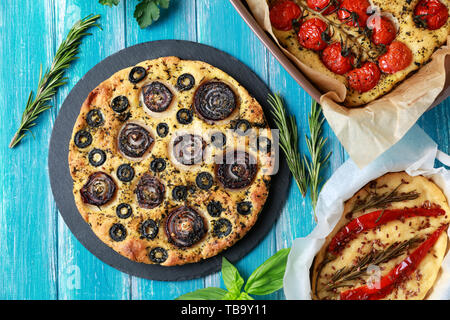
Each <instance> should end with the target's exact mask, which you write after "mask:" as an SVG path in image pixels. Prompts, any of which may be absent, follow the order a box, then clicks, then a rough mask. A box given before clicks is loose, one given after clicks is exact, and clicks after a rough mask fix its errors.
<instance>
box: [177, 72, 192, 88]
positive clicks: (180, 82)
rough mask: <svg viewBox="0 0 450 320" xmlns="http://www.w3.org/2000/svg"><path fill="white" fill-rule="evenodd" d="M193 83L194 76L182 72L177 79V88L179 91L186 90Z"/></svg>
mask: <svg viewBox="0 0 450 320" xmlns="http://www.w3.org/2000/svg"><path fill="white" fill-rule="evenodd" d="M194 85H195V78H194V77H193V76H192V74H189V73H184V74H182V75H181V76H179V77H178V79H177V85H176V87H177V89H178V90H179V91H187V90H191V89H192V88H193V87H194Z"/></svg>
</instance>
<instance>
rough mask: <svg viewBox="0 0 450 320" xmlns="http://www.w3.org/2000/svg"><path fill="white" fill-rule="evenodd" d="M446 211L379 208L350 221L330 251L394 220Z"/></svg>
mask: <svg viewBox="0 0 450 320" xmlns="http://www.w3.org/2000/svg"><path fill="white" fill-rule="evenodd" d="M444 214H445V211H444V210H443V209H439V208H433V209H431V208H430V209H425V208H407V209H393V210H378V211H373V212H370V213H367V214H365V215H362V216H360V217H358V218H356V219H353V220H352V221H350V222H349V223H348V224H347V225H345V226H344V227H342V229H341V230H339V232H338V233H337V234H336V235H335V236H334V237H333V239H331V242H330V245H329V246H328V251H329V252H330V253H331V254H333V255H337V254H338V253H339V252H340V251H341V250H342V249H343V248H344V247H345V245H346V244H347V243H348V242H349V241H350V240H353V239H354V238H356V236H357V235H358V234H359V233H361V232H363V231H366V230H370V229H374V228H376V227H378V226H381V225H383V224H386V223H388V222H390V221H393V220H401V219H406V218H412V217H419V216H421V217H436V216H441V215H444Z"/></svg>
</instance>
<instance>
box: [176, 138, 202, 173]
mask: <svg viewBox="0 0 450 320" xmlns="http://www.w3.org/2000/svg"><path fill="white" fill-rule="evenodd" d="M205 148H206V142H205V140H203V138H202V137H201V136H199V135H194V134H184V135H180V136H178V137H176V138H175V140H174V142H173V153H174V156H175V159H177V161H178V162H180V163H182V164H184V165H187V166H189V165H193V164H198V163H200V162H202V161H203V156H204V151H205Z"/></svg>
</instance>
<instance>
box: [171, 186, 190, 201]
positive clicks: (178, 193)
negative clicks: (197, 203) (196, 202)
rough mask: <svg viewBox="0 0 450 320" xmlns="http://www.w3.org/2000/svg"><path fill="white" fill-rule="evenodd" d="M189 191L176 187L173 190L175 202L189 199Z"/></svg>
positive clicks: (185, 188) (184, 187) (183, 187)
mask: <svg viewBox="0 0 450 320" xmlns="http://www.w3.org/2000/svg"><path fill="white" fill-rule="evenodd" d="M187 191H188V190H187V187H186V186H176V187H175V188H173V190H172V197H173V199H174V200H175V201H181V200H185V199H186V197H187Z"/></svg>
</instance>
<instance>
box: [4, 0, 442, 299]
mask: <svg viewBox="0 0 450 320" xmlns="http://www.w3.org/2000/svg"><path fill="white" fill-rule="evenodd" d="M136 3H137V0H122V1H121V2H120V5H119V6H118V7H116V8H112V9H111V8H108V7H104V6H102V5H100V4H98V1H97V0H1V1H0V39H1V43H0V97H1V101H2V105H1V107H0V119H1V125H0V150H1V151H0V195H1V203H0V272H1V273H0V299H173V298H175V297H177V296H179V295H181V294H184V293H186V292H189V291H193V290H195V289H199V288H203V287H206V286H222V287H223V283H221V279H220V274H219V273H216V274H213V275H210V276H207V277H205V278H201V279H196V280H191V281H183V282H158V281H149V280H144V279H140V278H136V277H131V276H129V275H127V274H125V273H121V272H119V271H117V270H115V269H113V268H111V267H109V266H108V265H106V264H104V263H103V262H101V261H100V260H98V259H97V258H96V257H95V256H93V255H92V254H91V253H89V252H88V251H87V250H86V249H85V248H84V247H83V246H82V245H81V244H80V243H79V242H78V241H77V240H76V239H75V237H74V236H73V235H72V234H71V232H70V230H69V229H68V228H67V227H66V225H65V224H64V221H63V220H62V218H61V216H60V214H59V212H58V210H57V208H56V205H55V202H54V200H53V196H52V193H51V190H50V184H49V178H48V167H47V155H48V145H49V139H50V134H51V130H52V126H53V123H54V121H55V118H56V116H57V114H58V109H59V108H60V106H61V104H62V102H63V101H64V99H65V97H66V96H67V94H68V92H69V91H70V90H71V89H72V87H73V86H74V85H75V84H76V82H77V81H78V80H79V79H80V78H81V77H83V75H84V74H85V73H86V72H87V71H88V70H89V69H90V68H92V67H93V66H94V65H95V64H97V63H98V62H99V61H101V60H102V59H104V58H106V57H107V56H109V55H111V54H113V53H115V52H116V51H118V50H120V49H123V48H125V47H128V46H132V45H134V44H137V43H141V42H145V41H152V40H160V39H183V40H191V41H197V42H200V43H204V44H208V45H211V46H214V47H216V48H218V49H221V50H223V51H225V52H227V53H229V54H231V55H233V56H235V57H236V58H238V59H240V60H241V61H243V62H244V63H245V64H246V65H247V66H249V67H250V68H251V69H252V70H254V72H256V74H257V75H258V76H259V77H260V78H261V79H262V80H263V81H265V82H266V83H267V84H268V86H269V87H270V89H271V90H272V91H273V92H278V91H279V92H280V93H281V94H282V95H283V96H284V97H285V99H286V102H287V105H288V108H289V110H290V111H291V112H292V113H293V114H295V115H296V117H297V121H298V124H299V127H300V131H301V132H300V135H301V140H303V138H302V137H303V135H304V133H306V132H307V115H308V111H309V108H310V104H311V98H310V97H309V96H308V94H307V93H306V92H305V91H304V90H302V89H301V88H300V87H299V86H298V85H297V84H296V83H295V82H294V80H293V79H292V78H291V77H290V76H289V75H288V73H287V72H286V71H285V70H284V69H283V68H282V67H281V66H280V64H279V63H278V62H277V61H276V60H275V59H274V58H273V57H272V56H271V55H270V53H269V52H268V51H267V50H266V49H265V48H264V46H263V45H262V44H261V43H260V42H259V40H258V39H257V38H256V36H255V35H254V34H253V33H252V32H251V31H250V29H249V28H248V27H247V25H246V24H245V23H244V21H243V20H241V18H240V17H239V15H238V14H237V13H236V12H235V11H234V9H233V7H232V5H231V4H230V3H229V2H228V1H226V0H172V1H171V3H172V4H171V10H170V11H165V12H163V14H162V17H161V19H160V20H159V21H158V22H157V23H156V24H155V25H152V26H151V27H149V28H147V29H145V30H141V29H140V28H139V26H138V25H137V23H136V22H135V20H134V18H133V11H134V7H135V5H136ZM90 13H94V14H101V15H102V18H101V21H100V22H101V25H102V28H103V31H100V30H94V29H93V30H92V32H93V36H90V37H88V38H85V40H84V41H83V44H82V47H81V56H80V59H79V60H78V61H77V62H76V63H75V64H74V65H73V67H72V68H71V69H70V70H69V71H68V73H67V75H68V76H69V78H70V80H69V83H68V84H67V85H65V86H64V87H63V88H62V89H61V90H59V93H58V95H57V96H56V97H55V99H54V100H53V104H54V106H55V107H54V108H52V109H51V110H50V111H49V112H46V113H45V114H44V115H43V117H42V118H41V119H39V121H38V125H37V126H36V128H35V129H34V135H35V138H34V139H33V138H32V137H31V136H29V137H27V138H26V139H24V140H23V142H22V143H21V144H20V145H19V146H18V147H17V148H15V149H13V150H11V149H9V148H8V144H9V141H10V139H11V137H12V136H13V134H14V132H15V130H16V128H17V125H18V123H19V120H20V117H21V114H22V111H23V108H24V105H25V103H26V99H27V97H28V93H29V91H30V90H31V89H34V88H35V87H36V85H37V81H38V76H39V65H40V64H41V63H42V64H43V66H44V67H46V66H48V65H49V64H50V62H51V60H52V58H53V56H54V54H55V52H56V49H57V46H58V45H59V43H60V42H61V41H62V39H63V37H64V36H65V34H66V33H67V31H68V30H69V28H70V27H71V26H72V24H73V23H74V22H75V21H76V20H78V19H80V18H82V17H84V16H86V15H88V14H90ZM449 106H450V99H447V100H446V101H445V102H444V103H442V104H441V105H439V106H437V107H436V108H435V109H433V110H431V111H429V112H427V113H426V114H425V115H423V116H422V117H421V119H420V120H419V125H420V126H421V127H422V128H423V129H425V131H426V132H427V133H428V134H429V135H430V136H431V137H432V138H433V139H434V140H435V141H436V142H437V143H438V144H439V147H440V149H441V150H442V151H444V152H447V153H448V152H449V151H450V150H449V122H450V121H449V120H450V108H449ZM324 131H325V135H326V136H327V137H328V143H327V149H328V150H331V151H332V152H333V154H332V156H331V160H330V164H329V166H328V167H327V168H326V170H325V172H324V176H325V178H328V177H329V176H330V175H331V174H332V172H333V171H334V170H335V169H336V168H338V167H339V166H340V165H341V164H342V163H343V162H344V161H345V160H346V159H347V154H346V152H345V151H344V150H343V148H342V147H341V146H340V144H339V141H338V140H337V139H336V137H335V135H334V133H333V132H332V131H331V130H330V128H329V127H328V126H327V125H325V130H324ZM301 147H302V148H303V150H305V148H306V146H305V144H304V142H303V141H302V146H301ZM313 227H314V221H313V217H312V215H311V204H310V201H309V200H308V199H303V198H302V197H301V195H300V193H299V191H298V190H297V187H296V185H295V183H294V184H291V186H290V191H289V198H288V201H287V203H286V205H285V207H284V209H283V211H282V212H281V215H280V218H279V220H278V222H277V223H276V224H275V225H274V226H273V228H272V230H271V231H270V233H269V234H268V235H267V236H266V237H265V239H264V240H263V241H262V242H261V243H260V244H259V245H258V246H257V247H256V248H255V249H254V250H253V251H252V252H251V253H250V254H248V255H247V256H246V257H245V258H243V259H242V260H241V261H239V263H238V264H237V267H238V268H239V270H240V272H241V273H242V275H243V276H244V277H248V276H249V275H250V273H251V272H252V271H253V270H254V269H255V268H256V267H257V266H258V265H260V264H261V263H262V262H263V261H264V260H266V259H267V258H268V257H270V256H271V255H272V254H274V253H275V252H276V251H277V250H278V249H281V248H285V247H289V246H290V245H291V243H292V241H293V239H295V238H296V237H299V236H305V235H306V234H308V233H309V232H310V231H311V230H312V228H313ZM263 298H267V299H283V298H284V295H283V293H282V291H278V292H276V293H274V294H272V295H269V296H264V297H263Z"/></svg>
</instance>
